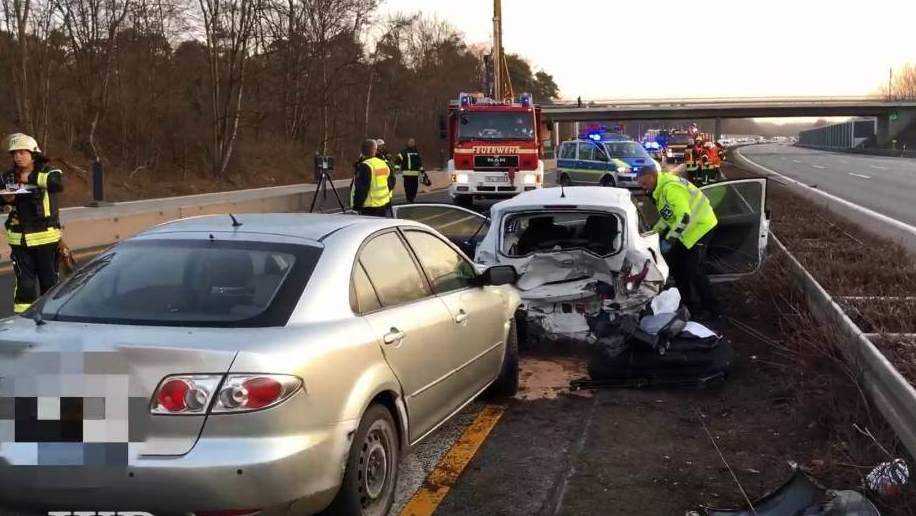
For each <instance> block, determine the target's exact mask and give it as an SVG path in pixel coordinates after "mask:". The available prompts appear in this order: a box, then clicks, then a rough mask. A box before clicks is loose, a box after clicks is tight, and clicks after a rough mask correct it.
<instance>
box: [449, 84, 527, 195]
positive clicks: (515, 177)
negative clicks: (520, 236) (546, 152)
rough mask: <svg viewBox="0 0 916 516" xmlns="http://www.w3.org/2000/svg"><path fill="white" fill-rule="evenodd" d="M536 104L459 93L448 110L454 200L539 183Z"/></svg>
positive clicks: (508, 192) (515, 191)
mask: <svg viewBox="0 0 916 516" xmlns="http://www.w3.org/2000/svg"><path fill="white" fill-rule="evenodd" d="M542 127H543V125H542V123H541V108H540V107H539V106H536V105H534V102H533V101H532V98H531V96H530V95H528V94H522V96H521V97H520V98H518V99H517V101H513V102H508V101H507V102H497V101H494V100H492V99H488V98H483V97H475V96H473V95H470V94H466V93H462V94H460V95H459V97H458V100H457V101H452V102H451V103H450V105H449V110H448V138H449V161H448V172H449V175H450V178H451V185H450V186H449V194H450V195H451V197H452V199H453V200H454V201H455V203H456V204H459V205H463V206H470V205H472V204H473V203H474V199H475V198H507V197H512V196H513V195H516V194H519V193H521V192H527V191H530V190H535V189H538V188H541V186H542V185H543V182H544V161H543V143H542V138H541V131H542V130H543V129H542Z"/></svg>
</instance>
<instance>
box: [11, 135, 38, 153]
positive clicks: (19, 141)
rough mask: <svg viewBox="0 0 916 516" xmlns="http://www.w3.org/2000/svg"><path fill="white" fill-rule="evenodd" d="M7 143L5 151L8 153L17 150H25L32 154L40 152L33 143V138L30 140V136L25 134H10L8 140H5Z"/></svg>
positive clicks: (36, 143) (36, 144)
mask: <svg viewBox="0 0 916 516" xmlns="http://www.w3.org/2000/svg"><path fill="white" fill-rule="evenodd" d="M7 143H8V146H9V148H8V149H7V150H8V151H9V152H13V151H17V150H27V151H29V152H33V153H40V152H41V149H40V148H38V142H37V141H35V138H32V137H31V136H29V135H27V134H22V133H14V134H11V135H10V136H9V138H8V139H7Z"/></svg>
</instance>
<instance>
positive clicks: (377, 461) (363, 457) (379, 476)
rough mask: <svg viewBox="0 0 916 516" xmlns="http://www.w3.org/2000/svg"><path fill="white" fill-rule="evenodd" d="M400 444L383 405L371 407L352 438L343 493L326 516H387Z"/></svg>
mask: <svg viewBox="0 0 916 516" xmlns="http://www.w3.org/2000/svg"><path fill="white" fill-rule="evenodd" d="M398 442H399V441H398V431H397V428H396V426H395V422H394V418H393V417H392V416H391V412H389V411H388V409H387V408H386V407H384V406H382V405H379V404H374V405H371V406H370V407H369V409H368V410H366V413H365V414H364V415H363V419H362V421H360V423H359V428H358V429H357V430H356V434H355V435H354V436H353V444H351V445H350V453H349V455H348V456H347V469H346V472H345V473H344V477H343V482H342V483H341V485H340V491H338V492H337V496H336V497H335V498H334V501H333V502H332V503H331V506H330V507H328V508H327V510H326V511H325V514H335V515H337V514H340V515H347V516H350V515H352V516H357V515H359V516H384V515H386V514H388V511H390V510H391V505H392V504H393V503H394V495H395V487H396V486H397V481H398V465H399V460H398V459H399V457H400V452H399V449H398V448H399V445H398Z"/></svg>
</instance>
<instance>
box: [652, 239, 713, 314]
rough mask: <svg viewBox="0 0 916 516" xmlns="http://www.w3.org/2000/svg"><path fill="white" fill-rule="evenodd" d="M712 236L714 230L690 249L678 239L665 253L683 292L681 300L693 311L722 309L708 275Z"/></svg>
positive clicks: (679, 288)
mask: <svg viewBox="0 0 916 516" xmlns="http://www.w3.org/2000/svg"><path fill="white" fill-rule="evenodd" d="M711 238H712V231H710V232H709V233H706V234H705V235H703V238H701V239H700V240H698V241H697V243H695V244H694V245H693V247H691V248H690V249H687V247H685V246H684V244H683V243H681V241H680V240H678V241H677V242H675V243H674V244H673V245H672V247H671V251H669V252H668V254H666V255H665V261H666V262H667V263H668V266H669V267H670V268H671V275H672V276H674V282H675V284H676V285H677V289H678V291H679V292H680V293H681V301H683V303H684V304H685V305H687V306H688V307H689V308H690V309H691V311H693V312H696V311H699V310H704V309H705V310H710V311H713V312H718V311H719V309H720V307H719V302H718V300H717V299H716V297H715V294H713V291H712V285H710V283H709V276H707V275H706V252H707V250H708V248H709V240H710V239H711Z"/></svg>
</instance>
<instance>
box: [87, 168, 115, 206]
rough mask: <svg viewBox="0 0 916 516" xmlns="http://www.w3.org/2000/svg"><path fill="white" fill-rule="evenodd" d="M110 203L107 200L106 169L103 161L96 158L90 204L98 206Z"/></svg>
mask: <svg viewBox="0 0 916 516" xmlns="http://www.w3.org/2000/svg"><path fill="white" fill-rule="evenodd" d="M109 204H110V203H107V202H105V171H104V168H103V167H102V161H101V160H100V159H98V158H96V159H94V160H92V202H90V203H89V204H88V206H91V207H93V208H98V207H99V206H108V205H109Z"/></svg>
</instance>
